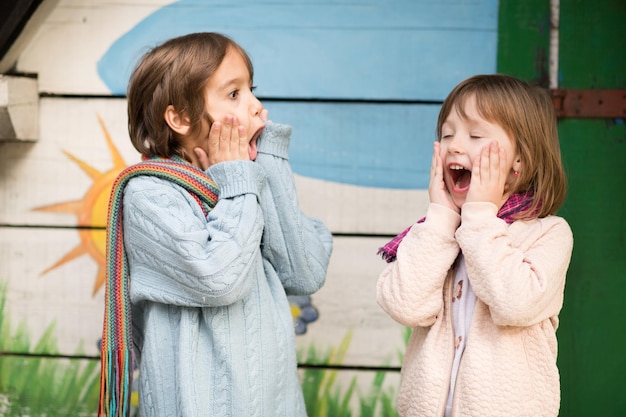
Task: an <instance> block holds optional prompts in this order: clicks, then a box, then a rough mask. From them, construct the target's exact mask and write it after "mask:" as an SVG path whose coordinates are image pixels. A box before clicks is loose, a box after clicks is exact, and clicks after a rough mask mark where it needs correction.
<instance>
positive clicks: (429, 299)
mask: <svg viewBox="0 0 626 417" xmlns="http://www.w3.org/2000/svg"><path fill="white" fill-rule="evenodd" d="M496 214H497V207H496V206H495V205H494V204H492V203H466V204H465V205H464V206H463V208H462V214H461V215H459V214H457V213H456V212H454V211H452V210H450V209H448V208H446V207H444V206H440V205H437V204H430V206H429V208H428V211H427V214H426V221H425V222H423V223H417V224H415V225H414V226H413V227H412V229H411V230H410V232H409V233H408V234H407V235H406V237H405V238H404V240H403V241H402V243H401V244H400V247H399V248H398V254H397V260H396V261H394V262H392V263H390V264H389V265H388V267H387V268H386V269H385V270H384V271H383V272H382V274H381V276H380V278H379V280H378V283H377V300H378V303H379V305H380V306H381V307H382V308H383V309H384V310H385V311H386V312H387V313H388V314H389V315H390V316H391V317H392V318H393V319H394V320H396V321H398V322H399V323H401V324H403V325H406V326H409V327H411V328H412V329H413V331H412V335H411V338H410V341H409V344H408V347H407V350H406V353H405V357H404V363H403V366H402V374H401V375H402V381H401V386H400V392H399V395H398V411H399V413H400V416H402V417H418V416H419V417H437V416H443V413H444V408H445V404H446V399H447V395H448V389H449V384H450V372H451V368H452V360H453V357H454V342H453V340H454V334H453V333H454V330H453V327H452V319H451V316H450V312H451V303H452V294H451V292H452V288H451V287H452V282H453V280H454V268H453V263H454V261H455V259H456V258H457V255H458V254H459V250H462V251H463V254H464V257H465V262H466V267H467V274H468V277H469V280H470V283H471V285H472V288H473V290H474V292H475V293H476V296H477V302H476V307H475V310H474V315H473V318H472V323H471V327H470V332H469V335H468V340H467V346H466V348H465V352H464V354H463V358H462V359H461V363H460V367H459V372H458V376H457V381H456V386H455V394H454V400H453V411H452V415H453V416H455V417H470V416H471V417H477V416H493V417H514V416H528V417H543V416H546V417H547V416H551V417H554V416H557V415H558V412H559V405H560V385H559V372H558V369H557V366H556V356H557V340H556V329H557V327H558V314H559V311H560V310H561V307H562V305H563V291H564V286H565V275H566V272H567V268H568V266H569V262H570V257H571V252H572V247H573V236H572V232H571V229H570V227H569V225H568V224H567V223H566V222H565V220H563V219H562V218H560V217H556V216H548V217H545V218H541V219H535V220H530V221H516V222H514V223H512V224H511V225H507V224H506V223H505V222H504V221H503V220H501V219H499V218H497V217H496ZM459 225H460V226H459Z"/></svg>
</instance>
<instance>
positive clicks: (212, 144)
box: [194, 114, 250, 170]
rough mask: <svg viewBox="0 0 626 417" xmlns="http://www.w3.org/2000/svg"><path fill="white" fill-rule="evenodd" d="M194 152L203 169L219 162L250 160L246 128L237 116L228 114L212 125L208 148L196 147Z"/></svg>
mask: <svg viewBox="0 0 626 417" xmlns="http://www.w3.org/2000/svg"><path fill="white" fill-rule="evenodd" d="M207 151H208V152H207ZM194 152H195V154H196V157H197V158H198V163H199V165H200V167H201V168H202V169H203V170H206V169H207V168H209V167H210V166H212V165H215V164H217V163H219V162H225V161H236V160H241V159H243V160H250V156H249V153H248V135H247V134H246V128H245V127H243V126H242V125H240V124H239V120H238V119H237V118H236V117H235V116H233V115H230V114H229V115H226V116H225V117H224V119H223V121H221V122H219V121H216V122H213V124H212V125H211V130H210V131H209V138H208V140H207V148H206V150H205V149H204V148H202V147H196V148H194Z"/></svg>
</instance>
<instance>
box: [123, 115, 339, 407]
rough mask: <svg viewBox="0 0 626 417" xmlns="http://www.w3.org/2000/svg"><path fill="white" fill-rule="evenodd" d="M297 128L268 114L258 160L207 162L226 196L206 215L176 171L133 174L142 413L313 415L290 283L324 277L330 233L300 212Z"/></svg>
mask: <svg viewBox="0 0 626 417" xmlns="http://www.w3.org/2000/svg"><path fill="white" fill-rule="evenodd" d="M290 134H291V128H290V127H288V126H285V125H277V124H271V123H270V124H268V126H267V127H266V129H265V131H264V133H263V134H262V135H261V137H260V138H259V143H258V149H259V158H258V160H257V161H229V162H222V163H219V164H216V165H214V166H212V167H210V168H209V170H208V172H207V173H208V174H209V176H210V177H211V178H212V179H213V180H214V181H215V182H216V183H217V184H218V185H219V187H220V196H219V200H218V203H217V205H216V206H215V208H214V209H213V210H212V211H211V212H210V213H209V214H208V216H205V215H204V214H203V212H202V209H201V207H200V206H199V205H198V203H197V201H196V200H194V199H193V197H191V195H190V194H189V193H188V192H187V191H185V190H184V189H183V188H181V187H179V186H177V185H175V184H173V183H171V182H168V181H166V180H162V179H158V178H151V177H146V176H140V177H135V178H132V179H131V180H129V182H128V185H127V187H126V189H125V193H124V200H123V202H124V208H123V227H124V243H125V247H126V249H127V257H128V264H129V270H130V296H131V302H132V308H133V332H134V333H133V334H134V339H135V345H136V351H137V359H138V361H139V369H140V371H139V381H138V384H139V396H140V399H139V402H140V413H141V415H142V416H143V417H157V416H159V417H170V416H177V417H179V416H184V417H187V416H194V417H229V416H232V417H241V416H246V417H248V416H250V417H254V416H259V417H261V416H272V417H305V416H306V412H305V407H304V399H303V396H302V392H301V388H300V381H299V380H298V374H297V369H296V365H297V363H296V352H295V334H294V329H293V321H292V317H291V311H290V308H289V302H288V300H287V297H286V293H298V294H312V293H314V292H315V291H317V290H318V289H319V288H321V286H322V285H323V283H324V280H325V277H326V270H327V267H328V261H329V259H330V254H331V251H332V235H331V234H330V232H329V231H328V230H327V229H326V228H325V227H324V225H323V224H322V223H321V222H320V221H319V220H316V219H311V218H308V217H307V216H305V215H304V214H302V213H301V212H300V209H299V206H298V202H297V194H296V190H295V185H294V182H293V175H292V173H291V169H290V168H289V165H288V160H287V149H288V145H289V139H290ZM285 176H288V178H285Z"/></svg>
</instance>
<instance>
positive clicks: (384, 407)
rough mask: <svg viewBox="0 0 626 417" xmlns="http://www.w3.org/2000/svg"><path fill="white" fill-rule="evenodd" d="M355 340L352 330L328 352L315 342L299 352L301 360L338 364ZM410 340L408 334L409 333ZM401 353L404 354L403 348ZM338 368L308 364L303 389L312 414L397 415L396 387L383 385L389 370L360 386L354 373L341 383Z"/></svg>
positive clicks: (346, 416) (341, 416)
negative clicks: (366, 386) (365, 386)
mask: <svg viewBox="0 0 626 417" xmlns="http://www.w3.org/2000/svg"><path fill="white" fill-rule="evenodd" d="M351 340H352V331H351V330H348V332H347V333H346V335H345V336H344V338H343V340H342V341H341V343H340V344H339V346H338V347H336V348H331V349H329V350H327V351H325V352H319V350H318V349H317V348H316V347H315V346H314V345H311V346H310V347H309V348H308V350H307V351H306V353H305V352H304V351H300V352H298V362H300V363H307V364H315V365H317V366H324V365H326V366H337V365H341V364H342V363H343V360H344V358H345V356H346V353H347V352H348V348H349V346H350V342H351ZM405 340H406V335H405ZM399 355H400V356H401V357H402V355H403V352H400V353H399ZM338 372H345V371H338V370H336V369H320V368H318V367H316V368H305V369H304V371H303V375H304V377H303V380H302V391H303V393H304V400H305V402H306V409H307V414H308V416H309V417H329V416H332V417H397V416H398V413H397V411H396V406H395V404H396V394H397V392H396V390H395V387H387V389H383V385H384V382H385V376H386V375H387V372H382V371H379V372H376V373H375V374H374V378H373V381H372V383H371V386H370V387H368V389H366V390H365V391H362V389H360V388H359V386H360V385H358V384H357V377H356V376H354V377H352V379H351V381H350V383H349V384H348V386H347V387H343V386H340V385H339V384H337V375H338Z"/></svg>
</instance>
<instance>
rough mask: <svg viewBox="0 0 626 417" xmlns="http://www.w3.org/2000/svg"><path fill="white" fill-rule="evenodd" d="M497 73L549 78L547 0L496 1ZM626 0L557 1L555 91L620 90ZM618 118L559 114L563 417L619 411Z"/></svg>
mask: <svg viewBox="0 0 626 417" xmlns="http://www.w3.org/2000/svg"><path fill="white" fill-rule="evenodd" d="M499 13H500V17H499V20H500V24H499V36H498V41H499V42H498V70H499V71H502V72H506V73H510V74H512V75H515V76H518V77H521V78H524V79H526V80H528V81H533V82H536V83H539V84H542V85H544V86H546V87H547V85H548V55H549V53H548V51H549V49H548V48H549V27H550V23H549V22H550V5H549V4H548V2H546V1H543V0H528V1H524V2H518V1H516V0H502V1H501V2H500V12H499ZM625 19H626V2H624V1H623V0H600V1H595V0H571V1H561V2H560V13H559V36H558V39H559V48H558V50H559V53H558V79H557V82H558V88H560V89H619V90H625V89H626V55H624V54H623V53H622V52H621V50H622V49H623V47H622V45H623V42H624V39H626V25H624V22H625ZM624 121H625V118H624V117H622V118H615V119H614V118H594V119H587V118H582V117H565V118H562V119H560V120H559V137H560V142H561V151H562V156H563V161H564V164H565V167H566V171H567V174H568V182H569V184H568V185H569V186H568V196H567V200H566V201H565V204H564V206H563V208H562V210H561V211H560V214H561V215H563V216H564V217H565V218H566V219H567V220H568V222H569V223H570V226H571V228H572V231H573V233H574V251H573V254H572V261H571V264H570V268H569V270H568V275H567V283H566V286H565V301H564V306H563V310H562V311H561V314H560V327H559V329H558V331H557V337H558V339H559V356H558V366H559V370H560V373H561V399H562V400H561V411H560V414H559V415H560V416H561V417H587V416H623V415H626V396H624V394H623V391H624V388H625V387H626V384H625V383H624V374H625V373H626V356H625V355H624V346H625V345H626V336H625V335H624V332H623V331H622V329H623V328H624V316H625V315H626V306H625V304H624V293H625V292H626V257H624V253H625V252H626V239H625V238H624V234H625V233H626V196H625V195H624V190H626V171H625V170H624V169H623V168H622V167H623V161H624V159H626V123H624Z"/></svg>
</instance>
